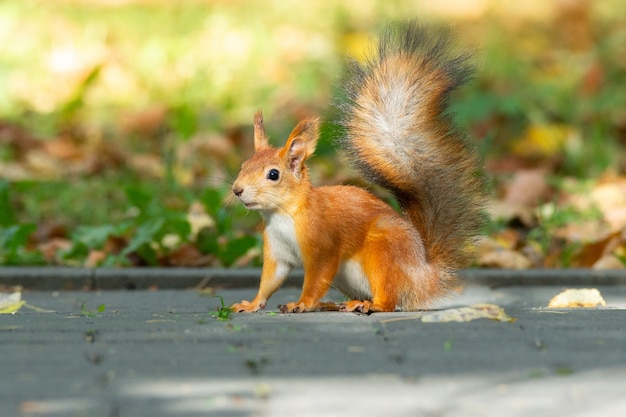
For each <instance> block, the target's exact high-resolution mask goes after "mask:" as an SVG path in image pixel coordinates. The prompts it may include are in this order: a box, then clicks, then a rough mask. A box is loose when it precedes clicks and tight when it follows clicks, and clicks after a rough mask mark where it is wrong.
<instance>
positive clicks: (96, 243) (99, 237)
mask: <svg viewBox="0 0 626 417" xmlns="http://www.w3.org/2000/svg"><path fill="white" fill-rule="evenodd" d="M116 232H117V230H116V227H115V226H113V225H111V224H106V225H102V226H78V228H77V229H76V231H75V232H74V233H73V234H72V240H74V241H77V242H80V243H82V244H84V245H85V246H87V247H88V248H90V249H100V248H102V245H104V243H105V242H106V240H107V239H108V238H109V236H112V235H115V234H117V233H116Z"/></svg>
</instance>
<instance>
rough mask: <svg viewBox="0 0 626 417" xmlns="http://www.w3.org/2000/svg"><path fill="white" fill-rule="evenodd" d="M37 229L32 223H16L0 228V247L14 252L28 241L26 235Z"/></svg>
mask: <svg viewBox="0 0 626 417" xmlns="http://www.w3.org/2000/svg"><path fill="white" fill-rule="evenodd" d="M36 229H37V226H35V225H34V224H16V225H13V226H10V227H7V228H6V229H0V249H3V250H4V251H6V252H8V253H15V252H16V251H17V250H18V249H19V248H22V247H24V246H25V245H26V243H28V237H29V236H30V235H31V233H33V232H34V231H35V230H36Z"/></svg>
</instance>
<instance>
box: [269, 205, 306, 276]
mask: <svg viewBox="0 0 626 417" xmlns="http://www.w3.org/2000/svg"><path fill="white" fill-rule="evenodd" d="M265 234H266V238H267V239H269V247H270V250H271V251H272V256H273V257H274V259H276V260H277V261H279V262H284V263H286V264H289V265H291V266H301V265H302V252H301V251H300V247H299V246H298V240H297V239H296V226H295V223H294V221H293V219H292V218H291V217H290V216H287V215H281V214H272V215H271V216H269V217H268V218H266V219H265Z"/></svg>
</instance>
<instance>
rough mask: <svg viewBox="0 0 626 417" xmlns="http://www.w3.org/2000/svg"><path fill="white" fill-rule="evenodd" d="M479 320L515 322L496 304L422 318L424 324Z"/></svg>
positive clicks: (465, 308) (436, 312) (476, 305)
mask: <svg viewBox="0 0 626 417" xmlns="http://www.w3.org/2000/svg"><path fill="white" fill-rule="evenodd" d="M477 319H490V320H497V321H503V322H509V323H510V322H513V321H515V319H514V318H512V317H509V316H508V315H507V314H506V312H505V311H504V309H503V308H502V307H500V306H497V305H495V304H474V305H472V306H469V307H460V308H451V309H446V310H441V311H435V312H432V313H425V314H424V315H423V316H422V322H423V323H447V322H451V321H455V322H468V321H472V320H477Z"/></svg>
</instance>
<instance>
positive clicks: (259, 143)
mask: <svg viewBox="0 0 626 417" xmlns="http://www.w3.org/2000/svg"><path fill="white" fill-rule="evenodd" d="M268 146H269V141H268V139H267V135H266V134H265V126H264V125H263V112H262V111H261V110H257V112H256V113H255V114H254V150H255V151H259V150H261V149H264V148H267V147H268Z"/></svg>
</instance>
